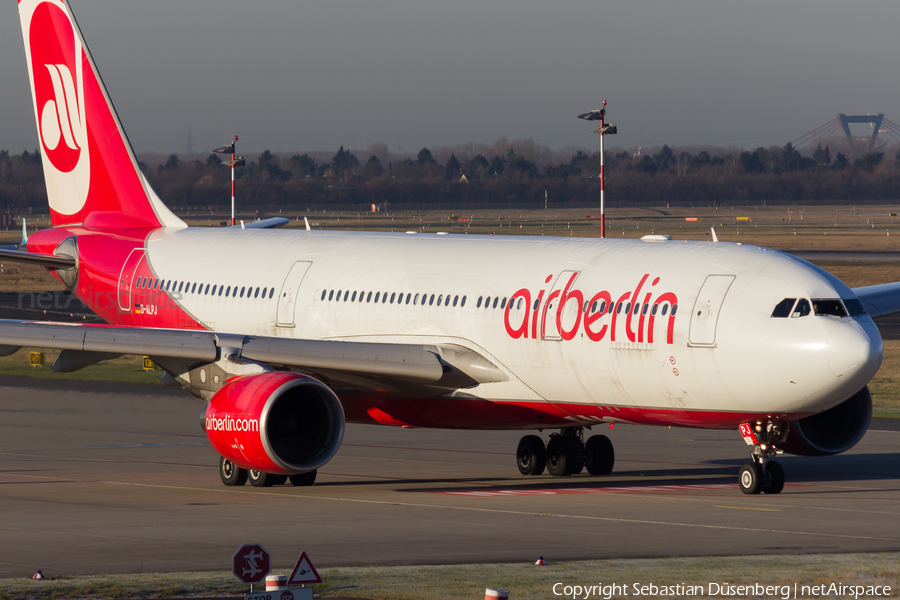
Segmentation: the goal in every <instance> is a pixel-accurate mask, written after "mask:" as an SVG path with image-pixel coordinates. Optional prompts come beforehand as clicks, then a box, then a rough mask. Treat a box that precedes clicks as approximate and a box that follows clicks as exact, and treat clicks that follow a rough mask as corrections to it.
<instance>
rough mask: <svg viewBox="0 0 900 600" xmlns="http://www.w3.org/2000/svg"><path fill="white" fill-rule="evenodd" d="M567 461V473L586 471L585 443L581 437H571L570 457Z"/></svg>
mask: <svg viewBox="0 0 900 600" xmlns="http://www.w3.org/2000/svg"><path fill="white" fill-rule="evenodd" d="M566 462H567V463H568V464H567V465H566V470H567V471H568V472H567V473H566V475H578V474H579V473H581V472H582V471H584V444H583V443H581V440H580V439H578V438H576V437H572V438H569V458H568V459H567V460H566Z"/></svg>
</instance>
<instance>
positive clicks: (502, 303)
mask: <svg viewBox="0 0 900 600" xmlns="http://www.w3.org/2000/svg"><path fill="white" fill-rule="evenodd" d="M500 308H506V298H504V299H503V302H501V303H500Z"/></svg>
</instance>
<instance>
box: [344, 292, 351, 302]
mask: <svg viewBox="0 0 900 600" xmlns="http://www.w3.org/2000/svg"><path fill="white" fill-rule="evenodd" d="M349 297H350V290H347V291H346V292H344V302H346V301H347V298H349Z"/></svg>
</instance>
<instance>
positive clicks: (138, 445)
mask: <svg viewBox="0 0 900 600" xmlns="http://www.w3.org/2000/svg"><path fill="white" fill-rule="evenodd" d="M209 445H210V443H209V442H159V443H152V442H144V443H141V444H103V445H101V446H85V448H139V447H141V446H209Z"/></svg>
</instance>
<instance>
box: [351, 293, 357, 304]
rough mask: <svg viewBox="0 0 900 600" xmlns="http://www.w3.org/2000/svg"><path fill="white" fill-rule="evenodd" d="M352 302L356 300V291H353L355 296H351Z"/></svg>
mask: <svg viewBox="0 0 900 600" xmlns="http://www.w3.org/2000/svg"><path fill="white" fill-rule="evenodd" d="M350 302H356V292H353V296H352V297H351V298H350Z"/></svg>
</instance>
